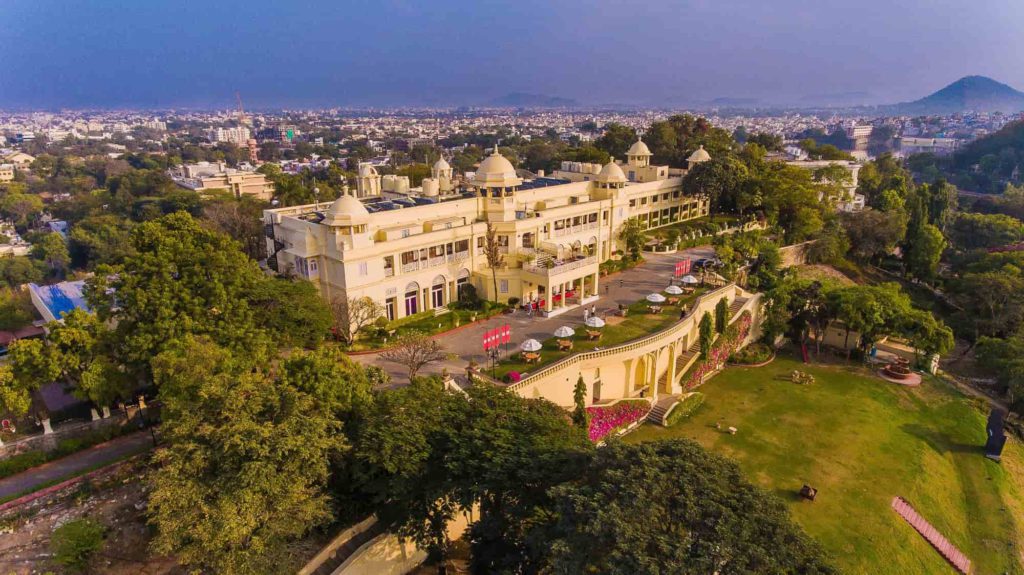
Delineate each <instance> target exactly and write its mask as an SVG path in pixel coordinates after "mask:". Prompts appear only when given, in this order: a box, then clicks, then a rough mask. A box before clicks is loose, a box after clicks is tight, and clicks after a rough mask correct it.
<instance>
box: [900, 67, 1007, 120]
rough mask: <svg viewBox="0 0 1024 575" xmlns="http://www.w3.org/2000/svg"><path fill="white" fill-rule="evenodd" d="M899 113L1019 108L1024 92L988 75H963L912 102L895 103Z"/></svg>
mask: <svg viewBox="0 0 1024 575" xmlns="http://www.w3.org/2000/svg"><path fill="white" fill-rule="evenodd" d="M894 108H896V111H897V113H899V114H925V115H926V114H955V113H959V112H968V111H974V112H1019V111H1021V110H1024V93H1022V92H1018V91H1017V90H1015V89H1013V88H1011V87H1010V86H1007V85H1006V84H1003V83H1002V82H997V81H996V80H993V79H992V78H989V77H987V76H977V75H972V76H964V77H963V78H960V79H959V80H957V81H955V82H953V83H952V84H949V85H948V86H946V87H945V88H942V89H941V90H939V91H937V92H934V93H932V94H931V95H929V96H926V97H924V98H921V99H920V100H915V101H913V102H903V103H901V104H896V105H895V106H894Z"/></svg>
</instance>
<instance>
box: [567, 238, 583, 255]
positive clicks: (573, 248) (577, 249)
mask: <svg viewBox="0 0 1024 575" xmlns="http://www.w3.org/2000/svg"><path fill="white" fill-rule="evenodd" d="M569 250H570V252H571V253H572V257H577V256H581V255H583V242H581V241H579V240H576V241H574V242H573V243H572V244H571V245H570V246H569Z"/></svg>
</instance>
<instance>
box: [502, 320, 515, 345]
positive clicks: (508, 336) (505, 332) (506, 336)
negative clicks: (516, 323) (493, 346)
mask: <svg viewBox="0 0 1024 575" xmlns="http://www.w3.org/2000/svg"><path fill="white" fill-rule="evenodd" d="M511 341H512V326H510V325H509V324H507V323H506V324H505V325H504V326H502V328H501V343H509V342H511Z"/></svg>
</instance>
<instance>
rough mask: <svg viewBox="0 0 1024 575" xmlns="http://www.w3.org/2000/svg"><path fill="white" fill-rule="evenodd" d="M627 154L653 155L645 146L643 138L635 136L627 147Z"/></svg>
mask: <svg viewBox="0 0 1024 575" xmlns="http://www.w3.org/2000/svg"><path fill="white" fill-rule="evenodd" d="M626 155H627V156H653V155H654V154H652V153H651V149H650V148H648V147H647V144H645V143H644V141H643V140H641V139H640V138H637V139H636V141H635V142H633V145H632V146H630V147H629V151H628V152H626Z"/></svg>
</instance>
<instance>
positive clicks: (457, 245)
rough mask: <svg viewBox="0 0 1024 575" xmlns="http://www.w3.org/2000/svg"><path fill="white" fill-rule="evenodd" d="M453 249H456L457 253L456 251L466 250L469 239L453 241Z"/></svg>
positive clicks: (467, 249)
mask: <svg viewBox="0 0 1024 575" xmlns="http://www.w3.org/2000/svg"><path fill="white" fill-rule="evenodd" d="M455 251H456V253H458V252H468V251H469V240H459V241H457V242H455Z"/></svg>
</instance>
